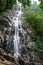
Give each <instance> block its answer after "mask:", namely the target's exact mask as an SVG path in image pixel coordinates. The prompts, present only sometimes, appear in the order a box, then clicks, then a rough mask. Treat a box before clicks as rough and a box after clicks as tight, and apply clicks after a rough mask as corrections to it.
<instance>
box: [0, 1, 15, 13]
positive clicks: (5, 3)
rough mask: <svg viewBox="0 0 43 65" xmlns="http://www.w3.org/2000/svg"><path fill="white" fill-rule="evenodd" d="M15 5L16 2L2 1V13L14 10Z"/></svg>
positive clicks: (0, 10) (0, 4) (0, 2)
mask: <svg viewBox="0 0 43 65" xmlns="http://www.w3.org/2000/svg"><path fill="white" fill-rule="evenodd" d="M14 3H16V1H15V0H0V12H2V11H5V10H6V9H10V8H12V6H13V4H14Z"/></svg>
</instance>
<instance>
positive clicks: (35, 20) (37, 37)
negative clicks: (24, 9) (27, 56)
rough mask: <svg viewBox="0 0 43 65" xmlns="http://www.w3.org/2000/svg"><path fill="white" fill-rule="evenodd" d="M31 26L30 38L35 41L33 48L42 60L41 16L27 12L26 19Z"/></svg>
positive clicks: (42, 29)
mask: <svg viewBox="0 0 43 65" xmlns="http://www.w3.org/2000/svg"><path fill="white" fill-rule="evenodd" d="M26 22H27V23H29V24H30V25H31V27H32V29H33V30H32V40H33V41H34V42H35V44H34V46H33V49H34V50H35V51H36V52H37V53H38V56H39V57H40V58H41V59H42V60H43V57H42V56H43V16H41V15H40V14H36V13H33V14H32V13H31V14H30V13H29V16H28V17H27V19H26Z"/></svg>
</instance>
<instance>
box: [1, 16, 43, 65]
mask: <svg viewBox="0 0 43 65" xmlns="http://www.w3.org/2000/svg"><path fill="white" fill-rule="evenodd" d="M10 20H11V19H10V18H7V17H3V16H0V65H19V63H20V65H42V64H41V61H40V59H39V58H38V57H37V54H36V53H35V52H34V50H33V49H32V44H33V42H32V39H31V37H32V34H31V33H32V28H31V26H29V25H27V24H26V25H24V24H23V26H22V27H23V34H24V36H25V43H24V40H23V36H22V34H21V33H20V35H21V37H22V44H21V50H20V51H21V57H19V58H18V60H19V62H18V60H17V59H16V58H15V57H14V56H13V53H12V52H11V51H10V50H13V49H12V48H13V47H12V46H11V47H12V48H10V50H9V49H8V47H7V46H8V45H9V41H10V42H12V41H11V38H10V33H11V25H10V24H11V21H10ZM9 38H10V39H9ZM9 46H10V45H9Z"/></svg>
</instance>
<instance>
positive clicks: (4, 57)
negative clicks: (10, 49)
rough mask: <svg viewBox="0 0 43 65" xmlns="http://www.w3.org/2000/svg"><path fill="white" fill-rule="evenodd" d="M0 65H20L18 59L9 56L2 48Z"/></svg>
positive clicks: (0, 50)
mask: <svg viewBox="0 0 43 65" xmlns="http://www.w3.org/2000/svg"><path fill="white" fill-rule="evenodd" d="M0 63H2V64H6V65H19V63H18V61H17V59H16V57H14V56H12V55H11V54H7V53H6V52H5V51H4V50H3V49H1V48H0Z"/></svg>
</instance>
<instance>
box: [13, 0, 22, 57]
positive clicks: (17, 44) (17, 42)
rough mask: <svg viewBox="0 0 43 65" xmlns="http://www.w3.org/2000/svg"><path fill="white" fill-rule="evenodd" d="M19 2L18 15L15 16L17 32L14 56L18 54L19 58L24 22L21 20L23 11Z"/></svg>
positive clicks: (14, 24) (14, 22)
mask: <svg viewBox="0 0 43 65" xmlns="http://www.w3.org/2000/svg"><path fill="white" fill-rule="evenodd" d="M16 2H17V11H16V12H15V13H16V17H13V20H12V22H13V26H14V28H15V34H14V40H13V42H14V56H16V57H17V58H18V56H19V55H20V53H19V44H20V36H19V32H20V31H21V30H22V27H21V26H22V23H21V20H20V17H21V14H23V13H22V11H21V9H22V8H21V5H22V4H21V3H19V2H18V0H16Z"/></svg>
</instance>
